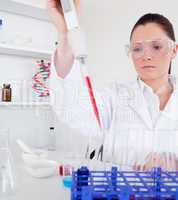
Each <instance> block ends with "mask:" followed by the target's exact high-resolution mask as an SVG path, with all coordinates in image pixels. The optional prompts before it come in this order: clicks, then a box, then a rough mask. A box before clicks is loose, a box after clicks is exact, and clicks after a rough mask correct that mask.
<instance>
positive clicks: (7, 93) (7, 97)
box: [2, 84, 12, 102]
mask: <svg viewBox="0 0 178 200" xmlns="http://www.w3.org/2000/svg"><path fill="white" fill-rule="evenodd" d="M11 99H12V89H11V86H10V84H3V88H2V101H6V102H10V101H11Z"/></svg>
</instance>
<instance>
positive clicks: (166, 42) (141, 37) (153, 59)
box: [130, 23, 176, 80]
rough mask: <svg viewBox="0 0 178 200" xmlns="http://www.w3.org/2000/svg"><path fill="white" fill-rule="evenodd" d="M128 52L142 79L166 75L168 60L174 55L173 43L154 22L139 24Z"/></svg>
mask: <svg viewBox="0 0 178 200" xmlns="http://www.w3.org/2000/svg"><path fill="white" fill-rule="evenodd" d="M130 52H131V57H132V60H133V63H134V66H135V69H136V71H137V73H138V75H139V77H140V78H141V79H142V80H151V79H158V78H161V77H162V76H165V75H167V74H168V70H169V65H170V62H171V60H172V59H173V58H174V57H175V56H176V48H175V47H174V43H173V42H172V41H171V40H170V38H169V37H168V36H167V35H166V33H165V31H164V30H163V29H162V28H161V27H160V26H159V25H158V24H156V23H148V24H146V25H139V26H138V27H137V28H136V29H135V30H134V32H133V34H132V38H131V43H130Z"/></svg>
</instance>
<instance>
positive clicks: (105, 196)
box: [71, 166, 178, 200]
mask: <svg viewBox="0 0 178 200" xmlns="http://www.w3.org/2000/svg"><path fill="white" fill-rule="evenodd" d="M157 199H159V200H178V171H162V170H161V168H153V170H151V171H144V172H139V171H119V170H118V168H117V167H112V169H111V170H110V171H89V170H88V168H87V167H84V166H83V167H81V168H80V169H78V170H77V171H75V172H73V175H72V187H71V200H157Z"/></svg>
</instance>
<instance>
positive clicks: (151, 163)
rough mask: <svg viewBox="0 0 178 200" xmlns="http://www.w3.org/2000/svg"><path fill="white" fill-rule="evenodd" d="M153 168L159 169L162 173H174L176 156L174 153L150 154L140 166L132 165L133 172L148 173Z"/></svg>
mask: <svg viewBox="0 0 178 200" xmlns="http://www.w3.org/2000/svg"><path fill="white" fill-rule="evenodd" d="M153 167H161V168H162V170H164V171H176V169H177V159H176V155H175V154H174V153H150V154H148V155H147V156H146V158H145V161H144V162H143V163H142V164H137V163H136V164H135V165H134V170H137V171H150V170H151V169H152V168H153Z"/></svg>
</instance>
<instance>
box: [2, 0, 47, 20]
mask: <svg viewBox="0 0 178 200" xmlns="http://www.w3.org/2000/svg"><path fill="white" fill-rule="evenodd" d="M0 11H5V12H9V13H14V14H18V15H23V16H27V17H32V18H35V19H39V20H44V21H50V20H49V17H48V15H47V12H46V10H45V9H43V8H40V7H35V6H32V5H28V4H24V3H20V2H15V1H12V0H0Z"/></svg>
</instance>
